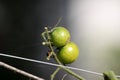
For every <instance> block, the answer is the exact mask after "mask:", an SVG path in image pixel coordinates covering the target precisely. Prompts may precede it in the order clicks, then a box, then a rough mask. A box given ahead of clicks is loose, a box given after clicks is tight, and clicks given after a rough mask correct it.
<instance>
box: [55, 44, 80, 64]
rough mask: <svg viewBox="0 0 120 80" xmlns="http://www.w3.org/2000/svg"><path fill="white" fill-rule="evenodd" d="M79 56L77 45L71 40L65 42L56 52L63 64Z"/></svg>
mask: <svg viewBox="0 0 120 80" xmlns="http://www.w3.org/2000/svg"><path fill="white" fill-rule="evenodd" d="M78 56H79V49H78V47H77V45H76V44H75V43H73V42H69V43H67V44H66V45H65V46H64V47H62V48H61V49H60V51H59V52H58V54H57V57H58V59H59V60H60V61H61V62H62V63H63V64H70V63H72V62H74V61H75V60H76V59H77V57H78Z"/></svg>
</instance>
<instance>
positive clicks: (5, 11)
mask: <svg viewBox="0 0 120 80" xmlns="http://www.w3.org/2000/svg"><path fill="white" fill-rule="evenodd" d="M60 17H62V20H61V22H60V23H59V25H60V26H64V27H66V28H67V29H68V30H69V31H70V33H71V40H72V41H74V42H75V43H76V44H77V45H78V46H79V49H80V55H79V58H78V59H77V60H76V61H75V62H74V63H72V64H69V65H68V66H72V67H77V68H82V69H86V70H91V71H95V72H99V73H103V72H105V71H108V70H113V71H114V72H115V73H116V74H118V75H120V70H119V69H120V63H119V60H120V59H119V57H120V1H119V0H0V52H1V53H4V54H11V55H16V56H21V57H26V58H31V59H36V60H42V61H47V60H46V53H47V51H48V48H47V47H45V46H42V45H41V43H42V41H43V40H42V37H41V33H42V32H43V31H44V27H45V26H48V27H50V28H52V27H53V26H54V25H55V24H56V23H57V21H58V19H59V18H60ZM0 61H3V62H6V63H8V64H10V65H12V66H15V67H17V68H19V69H22V70H25V71H27V72H29V73H32V74H34V75H36V76H39V77H42V78H44V79H45V80H50V74H51V73H52V72H53V71H54V70H55V69H56V67H53V66H48V65H44V64H36V63H33V62H28V61H22V60H17V59H12V58H7V57H2V56H0ZM47 62H52V63H55V62H54V60H50V61H47ZM75 72H76V73H78V74H79V75H81V76H83V77H84V78H86V79H87V80H103V77H101V76H98V75H94V74H90V73H86V72H81V71H75ZM64 74H66V72H64V71H62V70H61V71H60V72H59V73H58V74H57V75H56V78H55V80H61V78H62V77H63V75H64ZM9 79H11V80H29V78H28V77H25V76H22V75H20V74H16V73H14V72H11V71H8V70H6V69H5V68H2V67H0V80H9ZM65 80H77V79H75V78H74V77H72V76H71V75H67V76H66V77H65Z"/></svg>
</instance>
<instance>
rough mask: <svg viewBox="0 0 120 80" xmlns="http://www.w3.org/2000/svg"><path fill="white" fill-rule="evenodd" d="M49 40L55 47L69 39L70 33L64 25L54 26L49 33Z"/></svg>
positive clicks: (60, 45)
mask: <svg viewBox="0 0 120 80" xmlns="http://www.w3.org/2000/svg"><path fill="white" fill-rule="evenodd" d="M50 36H51V41H52V42H53V45H54V46H56V47H62V46H64V45H66V44H67V43H68V42H69V40H70V33H69V31H68V30H67V29H66V28H64V27H56V28H55V29H54V30H53V31H52V32H51V34H50Z"/></svg>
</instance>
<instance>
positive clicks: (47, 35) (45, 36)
mask: <svg viewBox="0 0 120 80" xmlns="http://www.w3.org/2000/svg"><path fill="white" fill-rule="evenodd" d="M53 29H54V28H53ZM53 29H52V30H53ZM52 30H48V28H47V27H45V31H44V32H43V33H42V37H43V39H44V41H45V42H43V45H47V46H48V47H49V49H50V53H49V54H48V56H47V60H50V58H51V56H53V58H54V60H55V61H56V62H57V63H58V64H59V65H61V66H59V67H58V68H57V69H56V70H55V71H54V72H53V74H52V75H51V80H53V79H54V77H55V75H56V74H57V72H58V71H59V70H60V69H63V70H64V71H66V72H67V73H69V74H71V75H72V76H74V77H76V78H78V79H79V80H85V79H84V78H83V77H81V76H79V75H78V74H76V73H74V72H73V71H71V70H70V69H68V68H66V67H65V66H64V65H63V64H62V63H61V62H60V61H59V59H58V58H57V55H56V53H55V51H54V48H53V46H52V42H51V41H50V32H51V31H52Z"/></svg>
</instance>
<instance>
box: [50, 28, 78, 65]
mask: <svg viewBox="0 0 120 80" xmlns="http://www.w3.org/2000/svg"><path fill="white" fill-rule="evenodd" d="M50 36H51V41H52V44H53V45H54V46H56V47H57V48H59V51H58V53H57V57H58V59H59V60H60V61H61V62H62V63H63V64H70V63H72V62H74V61H75V60H76V59H77V57H78V55H79V49H78V47H77V45H76V44H75V43H73V42H71V41H70V33H69V31H68V30H67V29H66V28H64V27H55V28H54V29H53V31H52V32H51V33H50Z"/></svg>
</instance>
